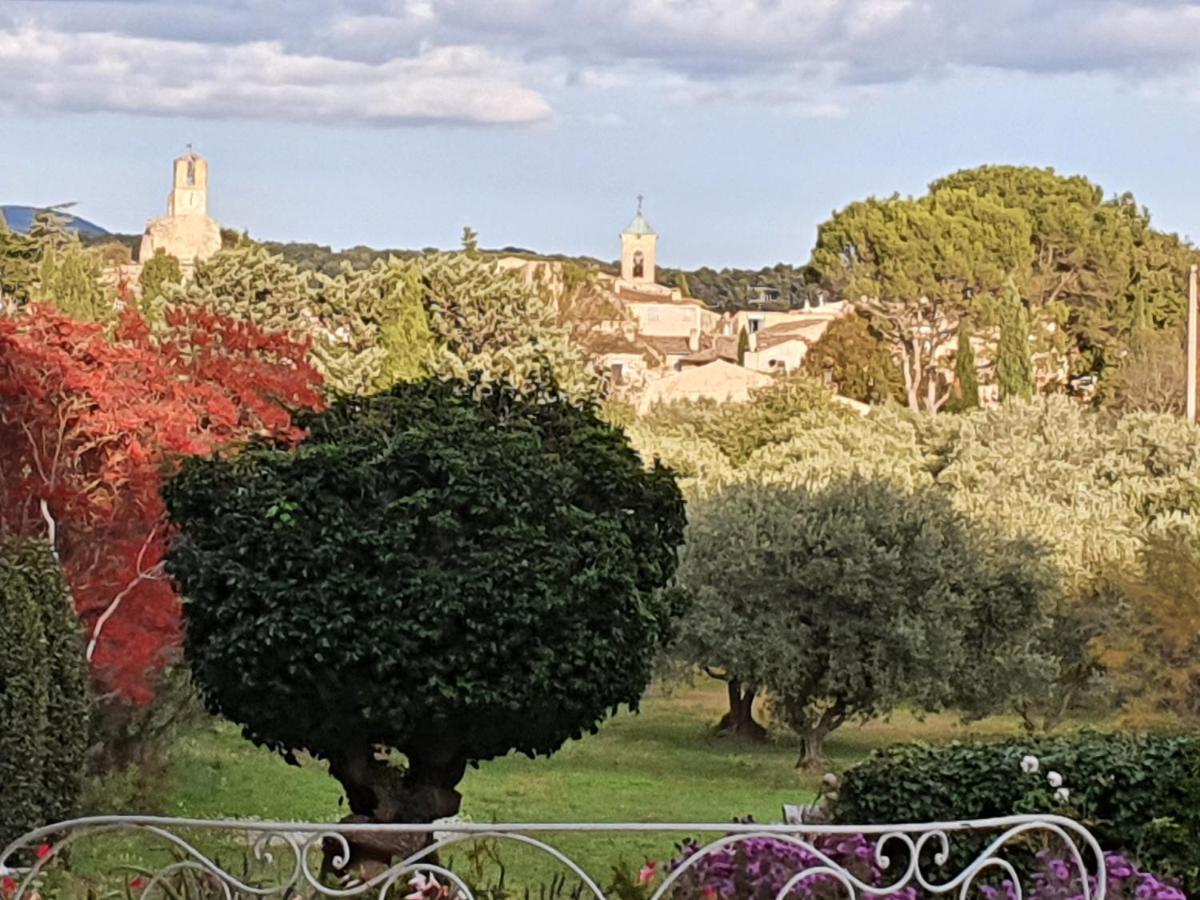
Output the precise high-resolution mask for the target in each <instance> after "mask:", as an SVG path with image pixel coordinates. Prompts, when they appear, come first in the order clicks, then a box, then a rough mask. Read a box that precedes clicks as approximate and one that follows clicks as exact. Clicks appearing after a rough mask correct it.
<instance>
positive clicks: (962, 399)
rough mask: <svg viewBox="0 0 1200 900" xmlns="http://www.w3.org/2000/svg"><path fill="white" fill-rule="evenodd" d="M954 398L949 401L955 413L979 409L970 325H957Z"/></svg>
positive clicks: (964, 321)
mask: <svg viewBox="0 0 1200 900" xmlns="http://www.w3.org/2000/svg"><path fill="white" fill-rule="evenodd" d="M954 381H955V396H954V398H953V399H952V400H951V403H952V404H953V406H954V409H955V410H956V411H961V410H967V409H978V408H979V372H978V370H977V369H976V364H975V348H974V347H973V346H972V345H971V323H970V320H968V319H963V320H962V321H960V322H959V323H958V352H957V353H956V354H955V357H954Z"/></svg>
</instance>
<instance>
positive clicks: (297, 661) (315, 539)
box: [166, 380, 684, 822]
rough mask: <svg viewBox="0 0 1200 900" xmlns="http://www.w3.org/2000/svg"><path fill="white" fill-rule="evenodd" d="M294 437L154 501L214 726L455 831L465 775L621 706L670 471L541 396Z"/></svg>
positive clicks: (374, 801) (197, 466)
mask: <svg viewBox="0 0 1200 900" xmlns="http://www.w3.org/2000/svg"><path fill="white" fill-rule="evenodd" d="M304 424H305V425H306V426H307V428H308V429H309V432H310V436H309V438H308V439H307V440H306V441H305V442H304V443H302V444H300V445H299V446H298V447H295V448H284V447H277V446H271V445H268V444H265V443H264V444H259V445H257V446H252V447H250V448H247V449H245V450H244V451H243V452H241V453H238V454H236V455H232V456H228V457H224V458H212V459H205V460H200V459H192V460H188V461H187V462H186V463H185V464H184V465H183V466H182V469H181V471H180V473H179V475H178V476H177V477H176V478H174V479H173V480H172V481H171V482H170V484H169V485H168V488H167V490H166V501H167V505H168V508H169V511H170V514H171V517H172V519H173V520H174V522H175V525H176V526H177V529H178V537H177V539H176V541H175V542H174V545H173V547H172V549H171V551H170V555H169V568H170V571H171V573H172V574H173V576H174V577H175V578H176V579H177V580H178V582H179V585H180V588H181V591H182V593H183V594H184V595H186V596H187V598H188V603H187V606H186V624H187V638H186V652H187V656H188V658H189V660H190V664H191V667H192V670H193V672H194V674H195V677H196V680H197V682H198V684H199V686H200V688H201V691H202V693H203V695H204V698H205V700H206V702H207V705H208V707H209V708H210V709H211V710H212V711H213V712H215V713H219V714H221V715H224V716H227V717H228V718H230V719H232V720H233V721H235V722H238V723H240V724H241V725H242V727H243V731H244V733H245V734H246V736H247V737H249V738H250V739H251V740H253V741H255V742H256V743H258V744H260V745H263V746H266V747H269V748H271V749H273V750H275V751H278V752H279V753H281V754H284V755H285V756H291V755H292V754H294V753H296V752H298V751H307V752H308V753H311V754H314V755H315V756H317V757H319V758H322V759H326V760H328V761H329V766H330V772H331V773H332V774H333V776H334V777H335V778H337V779H338V780H339V781H340V782H341V783H342V785H343V786H344V788H345V791H346V796H347V799H348V801H349V804H350V807H351V810H352V811H353V812H354V813H355V814H358V815H361V816H366V817H369V818H371V819H374V820H378V821H393V822H394V821H428V820H432V819H435V818H438V817H442V816H447V815H451V814H453V813H455V812H456V811H457V810H458V808H459V804H460V799H461V798H460V796H459V794H458V792H457V790H456V786H457V785H458V783H459V781H460V779H461V778H462V776H463V774H464V771H465V768H466V766H467V765H470V764H475V763H477V762H479V761H482V760H488V759H492V758H494V757H497V756H503V755H505V754H507V753H509V752H510V751H513V750H516V751H519V752H522V753H525V754H527V755H529V756H538V755H543V754H550V753H553V752H554V751H555V750H557V749H558V748H559V747H561V746H562V745H563V743H564V742H566V741H567V740H569V739H571V738H578V737H580V736H581V735H582V734H583V732H585V731H589V730H594V729H595V728H596V727H597V726H598V724H599V723H600V722H601V721H602V720H603V719H604V718H605V716H606V715H608V714H609V713H610V712H612V711H615V709H616V708H617V706H618V705H619V704H628V705H629V706H630V707H636V706H637V704H638V700H639V698H640V697H641V695H642V692H643V690H644V689H645V687H646V685H647V683H648V681H649V679H650V675H651V670H652V667H653V662H654V658H655V655H656V651H657V649H658V648H659V646H660V645H661V644H662V643H663V642H664V641H665V640H666V639H667V637H668V636H669V630H670V627H671V624H672V620H673V617H674V614H675V610H674V608H673V606H672V600H671V598H670V595H669V594H668V593H664V592H660V591H659V588H661V587H662V586H664V585H665V584H666V583H667V581H668V580H669V579H670V578H671V576H672V574H673V572H674V570H675V567H676V561H677V555H676V554H677V548H678V546H679V544H680V543H681V541H682V535H683V527H684V507H683V500H682V497H681V494H680V492H679V489H678V487H677V486H676V484H675V481H674V479H673V477H672V475H671V474H670V472H668V471H667V470H665V469H664V468H662V467H661V466H659V465H658V464H655V465H654V466H653V467H650V468H647V467H645V466H643V464H642V461H641V459H640V458H639V456H638V455H637V454H636V453H635V452H634V451H633V450H632V449H631V448H630V446H629V444H628V442H627V440H626V438H625V437H624V435H623V434H622V433H621V432H620V431H619V430H617V429H615V428H613V427H612V426H610V425H608V424H605V423H604V422H602V421H601V420H600V419H599V418H598V416H597V414H596V411H595V410H594V409H593V408H592V407H590V406H587V405H579V404H577V403H575V402H573V401H570V400H568V399H566V398H564V397H563V396H562V395H560V394H558V393H557V391H556V390H553V389H548V388H545V387H542V388H536V389H535V388H532V387H531V388H526V389H523V390H520V391H518V390H517V389H515V388H511V387H508V386H505V385H502V384H491V385H489V386H483V385H482V383H478V384H467V383H463V382H459V381H454V380H445V381H427V382H418V383H401V384H398V385H396V386H395V387H393V388H392V389H391V390H389V391H388V392H386V393H382V394H377V395H373V396H370V397H359V398H345V399H343V400H341V401H339V402H338V403H337V404H335V405H334V406H333V407H332V408H330V409H329V410H327V411H325V412H321V413H317V414H313V415H312V416H311V417H310V418H308V419H307V420H306V421H305V422H304ZM392 751H398V753H399V754H402V755H403V757H404V758H405V760H406V762H405V764H404V765H403V766H399V765H397V764H396V762H395V761H394V759H392V758H389V753H391V752H392Z"/></svg>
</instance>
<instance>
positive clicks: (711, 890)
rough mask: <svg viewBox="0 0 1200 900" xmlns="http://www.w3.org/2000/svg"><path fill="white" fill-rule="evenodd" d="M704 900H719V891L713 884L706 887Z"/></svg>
mask: <svg viewBox="0 0 1200 900" xmlns="http://www.w3.org/2000/svg"><path fill="white" fill-rule="evenodd" d="M704 900H717V889H716V888H715V887H713V886H712V885H711V884H706V885H705V886H704Z"/></svg>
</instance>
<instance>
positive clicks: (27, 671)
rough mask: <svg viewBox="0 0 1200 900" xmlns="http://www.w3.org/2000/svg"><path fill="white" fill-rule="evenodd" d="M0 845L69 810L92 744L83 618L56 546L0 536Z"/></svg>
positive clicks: (70, 812) (71, 809)
mask: <svg viewBox="0 0 1200 900" xmlns="http://www.w3.org/2000/svg"><path fill="white" fill-rule="evenodd" d="M0 723H2V724H0V794H2V795H3V797H4V800H3V803H0V847H2V846H4V845H5V844H7V843H8V842H9V841H10V840H11V839H13V838H15V837H17V836H18V835H20V834H21V833H23V832H25V831H27V830H29V829H31V828H35V827H37V826H39V825H44V824H47V823H49V822H54V821H57V820H59V819H63V818H66V817H68V816H70V815H71V814H72V812H73V811H74V809H75V805H76V803H77V802H78V799H79V791H80V786H81V777H82V770H83V759H84V754H85V752H86V750H87V737H88V705H87V671H86V668H85V664H84V656H83V644H82V640H81V637H80V634H79V624H78V620H77V619H76V618H75V612H74V610H73V609H72V607H71V602H70V597H69V595H68V593H67V586H66V583H65V581H64V580H63V576H62V572H61V570H60V569H59V566H58V563H57V561H56V560H55V559H54V556H53V554H52V553H51V552H50V548H49V547H48V546H46V545H45V544H43V543H39V542H34V541H23V540H7V541H3V542H0Z"/></svg>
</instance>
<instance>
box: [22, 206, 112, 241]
mask: <svg viewBox="0 0 1200 900" xmlns="http://www.w3.org/2000/svg"><path fill="white" fill-rule="evenodd" d="M40 211H41V210H40V208H39V207H36V206H0V215H3V216H4V221H5V222H7V223H8V227H9V228H11V229H12V230H13V231H20V232H28V231H29V229H30V226H32V225H33V219H34V216H36V215H37V214H38V213H39V212H40ZM58 215H59V216H60V217H61V218H62V219H63V220H64V221H66V223H67V227H68V228H70V229H71V230H72V231H75V232H77V233H78V234H79V236H80V237H89V238H91V237H105V236H107V235H108V231H107V230H105V229H103V228H101V227H100V226H99V225H97V224H95V223H94V222H89V221H88V220H87V219H81V218H79V217H78V216H72V215H70V214H68V213H58Z"/></svg>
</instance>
